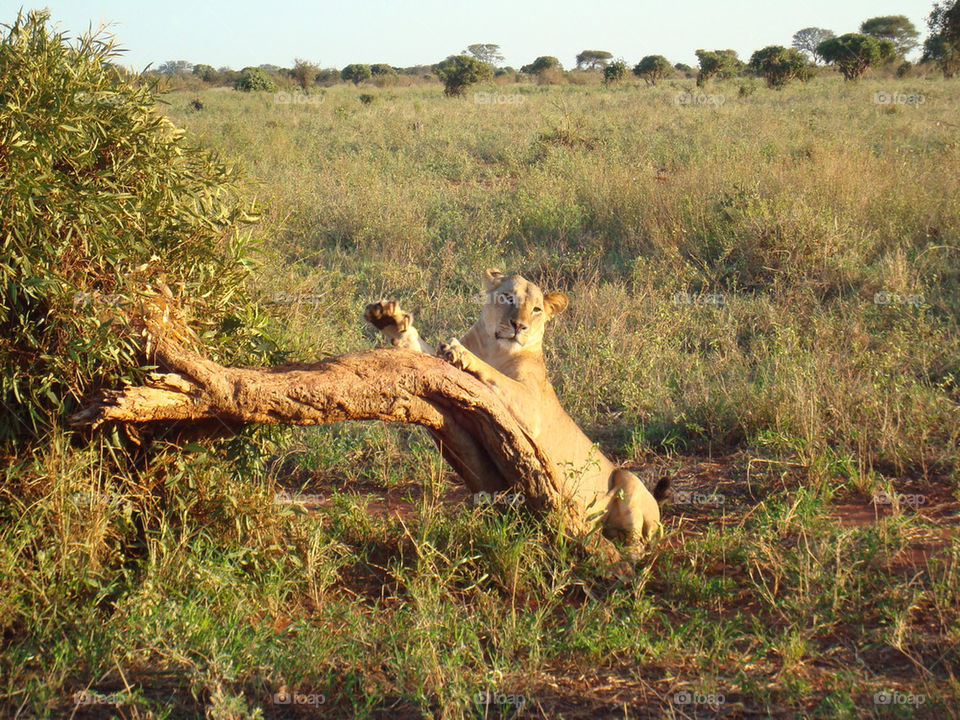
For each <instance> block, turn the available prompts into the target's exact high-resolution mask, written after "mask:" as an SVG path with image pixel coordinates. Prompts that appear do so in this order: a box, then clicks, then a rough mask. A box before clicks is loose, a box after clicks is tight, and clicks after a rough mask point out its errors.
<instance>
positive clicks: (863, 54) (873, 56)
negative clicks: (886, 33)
mask: <svg viewBox="0 0 960 720" xmlns="http://www.w3.org/2000/svg"><path fill="white" fill-rule="evenodd" d="M817 52H818V53H820V55H821V57H823V59H824V60H826V61H827V62H828V63H830V64H831V65H835V66H836V67H837V69H838V70H839V71H840V73H841V74H842V75H843V77H844V78H845V79H847V80H859V79H860V78H861V77H862V76H863V73H864V72H865V71H866V69H867V68H868V67H870V66H873V65H879V64H880V63H882V62H884V61H885V60H888V59H890V58H892V57H894V56H895V55H896V52H897V50H896V48H895V47H894V44H893V43H892V42H891V41H890V40H878V39H877V38H875V37H873V36H871V35H863V34H861V33H846V34H845V35H841V36H840V37H837V38H831V39H830V40H826V41H824V42H822V43H820V44H819V45H818V46H817Z"/></svg>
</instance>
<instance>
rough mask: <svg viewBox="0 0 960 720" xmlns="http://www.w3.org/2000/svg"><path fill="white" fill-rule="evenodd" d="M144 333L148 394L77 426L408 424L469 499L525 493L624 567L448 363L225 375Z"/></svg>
mask: <svg viewBox="0 0 960 720" xmlns="http://www.w3.org/2000/svg"><path fill="white" fill-rule="evenodd" d="M144 335H145V336H147V337H148V340H149V341H148V343H147V346H148V347H152V348H153V350H154V353H152V354H153V355H154V358H153V359H154V362H155V363H156V364H157V365H158V367H160V368H162V369H163V370H164V371H165V372H159V373H153V374H151V375H150V376H149V377H148V379H147V382H146V384H144V385H141V386H131V387H127V388H125V389H122V390H108V391H104V392H102V393H101V394H100V395H99V397H97V398H96V399H95V400H94V401H93V402H92V403H91V404H90V405H89V406H88V407H86V408H85V409H83V410H81V411H80V412H77V413H75V414H74V415H72V416H71V417H70V418H69V419H68V422H69V423H70V424H71V425H73V426H75V427H83V426H89V427H93V428H96V427H98V426H100V425H102V424H104V423H119V424H122V425H126V426H130V427H150V426H161V427H163V426H169V425H170V424H176V425H177V426H178V427H179V428H181V429H186V430H191V431H193V432H194V434H199V435H216V434H223V431H224V430H226V431H228V432H229V431H235V430H236V429H237V428H239V427H240V426H242V425H244V424H247V423H271V424H285V425H326V424H330V423H334V422H338V421H342V420H383V421H386V422H400V423H412V424H416V425H420V426H422V427H424V428H426V429H427V431H428V432H429V433H430V434H431V435H432V436H433V438H434V440H435V441H436V443H437V445H438V446H439V449H440V452H441V453H442V455H443V457H444V459H446V461H447V462H448V463H449V464H450V465H451V466H452V467H453V469H454V470H455V471H456V472H457V474H458V475H459V476H460V477H461V478H462V480H463V481H464V483H465V484H466V485H467V487H468V488H469V489H470V490H471V491H472V492H475V493H476V492H491V493H493V492H502V491H507V490H509V491H511V492H518V493H521V492H522V493H523V496H524V498H525V502H526V505H527V507H528V508H530V509H531V510H533V511H535V512H537V513H539V514H551V515H552V516H553V517H554V518H555V519H556V520H557V521H558V525H559V527H560V528H561V531H562V532H564V533H565V534H566V535H568V536H569V537H571V538H573V539H575V540H576V541H577V542H579V543H581V544H582V545H583V547H584V548H585V549H587V550H588V551H590V552H592V553H597V554H599V555H600V556H601V557H602V558H604V559H605V560H607V561H610V562H616V561H618V560H619V559H620V555H619V553H618V551H617V550H616V548H615V547H614V546H613V545H612V543H610V541H609V540H607V539H606V538H604V537H603V535H602V534H601V533H600V532H599V527H598V521H597V519H596V518H589V517H586V516H585V514H584V511H583V509H582V508H580V507H578V506H577V504H576V503H575V502H573V501H572V499H570V498H569V497H566V496H565V493H564V482H563V481H564V478H563V474H562V469H561V468H559V467H558V466H557V464H556V463H555V462H554V461H552V460H551V458H550V457H548V456H547V455H546V454H545V453H544V451H543V450H542V448H540V447H539V446H538V445H537V443H536V442H535V441H534V440H533V439H531V438H530V437H529V436H528V435H527V434H526V432H524V430H523V429H522V427H521V426H520V424H519V423H518V422H517V421H516V420H515V419H514V418H513V416H512V415H511V414H510V413H509V412H508V411H507V410H506V408H505V407H504V406H503V405H502V403H501V402H500V400H499V399H498V398H497V397H496V395H494V394H493V393H492V392H491V391H490V390H489V389H488V388H487V387H486V386H485V385H484V384H483V383H482V382H480V381H479V380H477V379H476V378H474V377H473V376H472V375H469V374H467V373H465V372H463V371H461V370H458V369H457V368H455V367H453V366H452V365H450V364H449V363H446V362H444V361H443V360H440V359H438V358H435V357H432V356H429V355H425V354H423V353H415V352H411V351H408V350H402V349H398V348H382V349H372V350H366V351H363V352H357V353H352V354H348V355H342V356H338V357H333V358H329V359H325V360H323V361H321V362H318V363H313V364H290V365H283V366H278V367H272V368H255V367H225V366H222V365H220V364H218V363H215V362H213V361H212V360H210V359H208V358H205V357H203V356H201V355H199V354H197V353H195V352H193V351H191V350H189V349H188V348H187V347H186V345H185V344H183V343H180V342H177V341H173V340H170V339H164V336H162V335H160V334H159V333H155V332H147V331H144ZM169 337H170V334H169V333H167V334H166V338H169Z"/></svg>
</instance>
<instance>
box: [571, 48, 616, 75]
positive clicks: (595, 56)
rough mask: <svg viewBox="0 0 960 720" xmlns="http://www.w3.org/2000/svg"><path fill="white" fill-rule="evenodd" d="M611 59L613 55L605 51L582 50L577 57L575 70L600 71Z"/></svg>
mask: <svg viewBox="0 0 960 720" xmlns="http://www.w3.org/2000/svg"><path fill="white" fill-rule="evenodd" d="M612 57H613V54H612V53H608V52H607V51H606V50H584V51H583V52H582V53H580V54H579V55H577V69H578V70H601V69H603V68H605V67H606V66H607V63H609V62H610V59H611V58H612Z"/></svg>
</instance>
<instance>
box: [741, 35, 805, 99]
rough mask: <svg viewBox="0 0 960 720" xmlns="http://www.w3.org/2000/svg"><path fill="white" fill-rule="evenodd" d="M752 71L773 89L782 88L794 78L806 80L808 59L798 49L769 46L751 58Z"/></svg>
mask: <svg viewBox="0 0 960 720" xmlns="http://www.w3.org/2000/svg"><path fill="white" fill-rule="evenodd" d="M749 65H750V69H751V70H752V71H753V72H755V73H756V74H757V75H760V76H761V77H763V78H765V79H766V81H767V85H768V86H769V87H772V88H778V89H779V88H782V87H783V86H784V85H786V84H787V83H788V82H790V81H791V80H793V79H794V78H801V79H803V78H805V76H806V73H807V72H808V71H809V66H808V64H807V58H806V57H805V56H804V55H803V53H801V52H800V51H799V50H797V49H796V48H785V47H783V46H782V45H768V46H767V47H765V48H763V49H761V50H757V51H756V52H755V53H753V55H752V56H751V57H750V63H749Z"/></svg>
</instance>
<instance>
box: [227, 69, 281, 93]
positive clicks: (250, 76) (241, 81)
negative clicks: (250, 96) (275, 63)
mask: <svg viewBox="0 0 960 720" xmlns="http://www.w3.org/2000/svg"><path fill="white" fill-rule="evenodd" d="M234 87H235V88H236V89H237V90H242V91H243V92H256V91H266V92H273V91H274V90H276V89H277V83H276V81H275V80H274V79H273V78H272V77H271V76H270V73H268V72H267V71H266V70H264V69H263V68H259V67H245V68H244V69H243V70H241V71H240V77H239V78H237V81H236V82H235V83H234Z"/></svg>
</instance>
